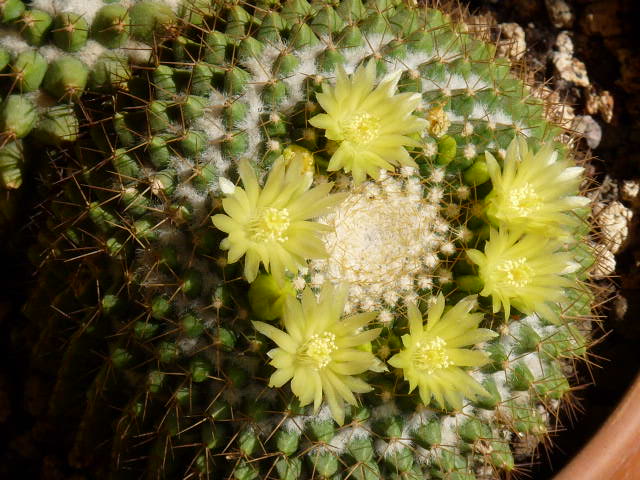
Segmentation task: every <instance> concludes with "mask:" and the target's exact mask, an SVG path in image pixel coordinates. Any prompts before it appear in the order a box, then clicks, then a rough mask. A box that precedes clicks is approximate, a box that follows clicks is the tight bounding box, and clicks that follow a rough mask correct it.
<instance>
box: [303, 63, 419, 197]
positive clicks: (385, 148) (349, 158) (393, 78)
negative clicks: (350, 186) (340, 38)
mask: <svg viewBox="0 0 640 480" xmlns="http://www.w3.org/2000/svg"><path fill="white" fill-rule="evenodd" d="M400 74H401V72H395V73H394V74H392V75H389V76H387V77H385V78H384V79H383V80H382V81H381V82H380V84H379V85H378V86H377V87H376V88H375V89H374V82H375V79H376V67H375V63H374V62H373V61H371V62H369V63H368V64H367V66H366V67H364V66H362V65H361V66H360V67H358V69H357V70H356V71H355V73H354V74H353V75H352V76H351V77H347V74H346V73H345V71H344V69H343V68H342V67H338V71H337V78H336V85H335V87H330V86H328V85H323V87H322V93H318V94H317V96H316V98H317V99H318V102H319V103H320V105H321V106H322V108H323V109H324V111H325V112H327V113H322V114H319V115H316V116H315V117H313V118H311V119H310V120H309V123H310V124H311V125H313V126H314V127H317V128H322V129H325V130H326V132H325V136H326V137H327V138H328V139H329V140H333V141H335V142H338V143H339V146H338V149H337V150H336V151H335V152H334V154H333V156H332V157H331V161H330V162H329V167H328V170H330V171H335V170H339V169H341V168H344V170H345V172H347V173H348V172H352V173H353V178H354V180H355V182H356V184H359V183H361V182H362V181H364V180H365V179H366V176H367V174H369V175H370V176H371V177H373V178H376V179H377V178H378V175H379V172H380V169H386V170H390V171H392V170H393V168H394V166H397V165H407V166H413V167H415V166H416V164H415V162H414V161H413V159H412V158H411V156H410V155H409V153H408V152H407V150H406V149H405V148H404V146H405V145H409V146H418V145H419V143H418V142H417V141H416V140H414V139H412V138H410V137H408V135H411V134H414V133H417V132H420V131H421V130H423V129H424V128H425V127H426V125H427V122H426V120H424V119H421V118H418V117H416V116H413V115H412V113H413V111H414V110H415V109H416V107H417V106H418V105H419V104H420V95H419V94H417V93H401V94H398V95H395V91H396V87H397V84H398V80H399V79H400Z"/></svg>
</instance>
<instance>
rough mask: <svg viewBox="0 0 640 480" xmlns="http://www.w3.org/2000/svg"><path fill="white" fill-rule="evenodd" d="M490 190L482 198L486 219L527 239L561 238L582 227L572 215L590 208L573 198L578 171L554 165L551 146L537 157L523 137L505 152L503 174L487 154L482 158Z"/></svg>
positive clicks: (562, 163) (565, 163)
mask: <svg viewBox="0 0 640 480" xmlns="http://www.w3.org/2000/svg"><path fill="white" fill-rule="evenodd" d="M485 155H486V157H487V167H488V170H489V174H490V175H491V183H492V186H493V190H492V191H491V193H490V194H489V195H488V196H487V198H486V204H487V215H488V216H489V218H491V219H492V221H493V222H494V223H496V224H498V225H503V226H505V227H507V228H510V229H511V230H517V231H520V232H526V233H537V234H539V235H548V234H549V233H550V232H551V233H553V235H555V236H562V237H564V238H566V237H567V235H568V230H569V229H570V228H572V227H575V226H576V224H578V223H579V222H581V220H580V218H579V217H578V216H577V215H576V214H575V213H573V212H572V210H575V209H576V208H579V207H584V206H585V205H587V204H588V203H589V199H588V198H586V197H582V196H579V195H577V193H578V186H579V185H580V182H581V179H582V176H581V175H582V171H583V168H582V167H577V166H573V165H572V164H571V163H570V162H569V161H567V160H566V159H561V160H560V159H558V156H559V155H558V151H556V150H554V148H553V146H552V145H551V144H546V145H543V146H542V147H541V148H540V150H538V152H537V153H535V152H533V151H532V150H530V149H529V148H528V147H527V142H526V140H525V139H524V138H522V137H517V138H515V139H514V140H513V141H512V142H511V144H510V145H509V148H508V149H507V152H506V155H505V158H504V166H503V167H502V168H501V167H500V165H499V164H498V162H497V160H496V159H495V157H494V156H493V155H492V154H491V152H486V153H485Z"/></svg>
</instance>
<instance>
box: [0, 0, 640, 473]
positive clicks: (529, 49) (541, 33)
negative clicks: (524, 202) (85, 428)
mask: <svg viewBox="0 0 640 480" xmlns="http://www.w3.org/2000/svg"><path fill="white" fill-rule="evenodd" d="M461 3H465V4H468V5H469V8H470V10H471V11H472V12H473V13H475V14H476V15H478V18H479V20H478V21H479V22H480V23H484V24H488V25H490V26H491V27H492V29H493V31H494V32H495V36H496V38H497V39H499V40H500V41H501V42H502V47H501V48H502V51H503V53H504V54H506V55H509V56H511V57H512V58H513V59H514V60H518V61H521V62H522V63H523V68H524V70H525V72H526V74H527V75H528V76H529V80H530V81H531V82H536V83H538V84H545V85H546V86H547V87H548V88H549V89H550V91H552V92H553V93H552V95H553V96H554V98H555V99H556V100H557V101H558V102H559V103H560V102H563V103H566V104H568V105H569V107H566V108H563V109H562V118H563V120H564V121H565V122H566V124H567V125H568V126H569V127H570V128H572V129H574V130H576V131H578V132H580V133H582V134H583V135H584V140H582V142H583V145H582V150H583V151H584V152H587V153H586V156H593V158H592V160H590V161H589V163H588V168H589V170H590V174H591V176H592V178H593V181H594V182H593V192H592V195H593V199H594V201H595V202H596V209H595V214H596V218H595V220H596V222H597V225H598V232H599V234H600V235H601V237H602V241H601V243H602V247H600V249H599V253H600V256H601V263H600V265H599V270H598V276H599V280H596V282H595V283H596V284H597V285H596V287H597V288H598V289H599V290H600V291H601V292H602V295H601V297H602V299H603V300H604V299H608V302H607V303H606V306H605V308H603V310H602V316H603V320H602V322H601V324H600V327H599V328H597V332H596V337H597V338H596V340H597V342H598V343H597V344H596V345H595V346H594V348H593V350H592V360H593V363H592V364H590V365H587V366H585V367H583V369H582V381H583V383H584V387H582V388H579V389H576V392H575V396H576V399H577V401H576V406H577V407H578V408H577V409H575V410H572V411H570V412H567V414H566V415H565V417H564V418H562V419H560V420H561V421H562V423H563V424H564V425H565V427H563V428H561V430H562V429H564V430H570V431H571V432H572V433H571V434H564V435H563V434H562V431H560V432H559V433H558V435H557V436H555V437H554V438H553V439H552V443H553V444H554V445H553V448H549V449H548V450H547V451H546V452H543V454H542V455H541V459H542V460H541V461H539V462H536V464H535V465H533V466H532V467H531V471H530V473H529V474H528V475H529V477H528V478H534V479H536V480H545V479H547V478H551V477H552V476H553V472H554V471H557V470H559V469H560V468H561V467H562V465H563V464H564V463H565V462H566V461H567V459H570V458H571V457H572V456H573V454H574V453H575V452H576V451H578V449H579V448H580V447H581V446H582V445H583V444H584V443H585V442H586V441H588V439H589V438H590V436H591V435H593V433H594V432H595V431H596V430H597V428H598V427H599V426H600V425H601V424H602V422H603V421H604V420H605V419H606V418H607V416H608V415H609V414H610V412H611V411H612V409H613V408H614V406H615V405H616V403H617V402H618V401H619V399H620V398H621V396H622V395H623V394H624V392H625V390H626V388H627V386H628V385H629V384H630V382H631V381H632V379H633V378H634V376H635V375H636V373H637V371H638V366H639V362H638V354H637V342H638V340H640V322H638V321H637V319H638V318H640V268H639V267H640V231H638V230H639V229H638V219H640V57H639V56H638V52H639V50H640V49H639V48H638V47H639V45H638V43H639V40H638V39H639V38H640V36H638V35H637V32H634V28H635V26H634V24H633V23H632V22H631V21H630V19H631V18H633V17H634V14H635V15H636V16H637V14H638V13H640V3H639V2H637V0H469V1H468V2H464V1H462V2H461ZM605 202H606V206H604V205H605ZM600 204H602V205H600ZM0 265H1V266H2V275H1V276H0V277H2V280H1V282H2V285H0V328H1V329H2V331H4V332H7V330H8V327H9V325H10V324H11V323H12V322H14V321H15V319H16V315H17V306H18V305H19V304H20V303H21V301H22V300H23V299H22V298H21V295H22V294H21V292H23V289H22V286H23V285H26V284H28V282H29V273H28V272H29V269H28V268H27V267H26V266H27V265H28V263H27V262H26V259H24V258H23V257H20V256H15V255H14V254H13V253H12V252H11V251H10V250H9V249H8V248H6V247H5V246H3V248H1V249H0ZM9 345H10V335H8V334H7V335H2V336H0V355H1V356H2V361H1V362H0V365H2V366H1V367H0V430H4V432H5V433H4V434H2V435H0V437H2V438H0V451H3V450H5V449H10V450H11V451H13V452H14V453H15V455H12V458H15V459H17V461H20V462H21V463H24V464H25V466H26V465H28V464H29V463H30V459H31V460H33V459H38V458H40V457H41V453H40V452H37V451H33V447H32V442H30V441H29V438H28V437H27V436H25V435H21V434H20V432H25V431H28V430H30V426H29V425H26V424H25V423H28V420H25V419H28V418H30V414H33V411H36V410H38V408H41V407H42V405H41V404H42V402H43V401H46V399H43V398H41V396H39V395H38V389H39V386H38V385H31V384H29V382H28V381H27V382H26V383H27V385H26V394H24V395H23V392H22V387H21V388H20V389H19V390H20V391H17V389H16V388H12V386H15V385H23V384H24V383H25V381H24V379H23V378H21V372H22V371H23V370H22V367H21V366H24V363H25V362H26V356H25V353H26V352H20V351H19V350H18V351H16V350H15V349H14V350H10V349H9ZM6 439H10V440H8V441H6V442H5V440H6ZM545 457H548V461H547V459H545ZM3 458H6V457H4V456H3ZM51 462H54V463H55V461H54V460H53V457H51V459H47V458H45V459H44V460H43V462H42V465H43V466H44V467H43V469H42V472H43V473H42V477H41V478H46V479H49V478H52V479H53V478H62V477H58V476H56V472H57V471H58V469H57V468H56V466H55V465H54V464H51ZM35 463H36V464H40V463H41V462H40V461H37V462H35ZM32 467H33V465H31V468H32ZM31 468H27V470H26V471H27V472H33V474H35V471H33V470H31ZM2 471H3V469H2V468H1V467H0V476H2ZM30 475H31V473H29V474H26V476H25V477H23V478H32V477H31V476H30ZM37 477H38V475H36V477H35V478H37Z"/></svg>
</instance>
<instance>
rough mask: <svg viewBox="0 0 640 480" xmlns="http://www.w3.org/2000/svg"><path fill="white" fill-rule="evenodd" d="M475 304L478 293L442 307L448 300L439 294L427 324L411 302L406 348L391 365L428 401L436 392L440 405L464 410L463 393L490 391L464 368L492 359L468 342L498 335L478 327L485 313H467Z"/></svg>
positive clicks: (471, 395)
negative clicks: (445, 310)
mask: <svg viewBox="0 0 640 480" xmlns="http://www.w3.org/2000/svg"><path fill="white" fill-rule="evenodd" d="M475 306H476V298H475V296H469V297H465V298H464V299H462V300H460V301H459V302H457V303H456V304H455V305H454V306H453V307H451V309H449V310H447V312H444V307H445V299H444V296H443V295H442V294H440V295H438V297H437V299H436V302H435V304H434V305H433V306H432V307H431V308H430V309H429V312H428V315H427V318H426V323H424V324H423V317H422V313H420V310H418V307H417V306H416V305H415V304H409V305H408V307H407V309H408V317H409V333H407V334H405V335H403V336H402V345H403V347H404V348H403V349H402V350H401V351H400V353H398V354H396V355H394V356H393V357H391V359H389V365H391V366H393V367H395V368H399V369H402V374H403V375H404V378H405V380H407V381H408V382H409V391H410V392H412V391H413V390H415V389H416V387H417V388H418V390H419V392H420V398H421V400H422V402H423V403H424V405H429V404H430V403H431V398H432V397H433V398H434V399H435V400H436V402H438V404H439V405H440V407H450V408H453V409H456V410H460V409H461V408H462V402H463V400H464V399H465V398H468V399H474V398H476V397H477V396H487V395H489V394H488V393H487V391H486V390H485V389H484V388H483V387H482V385H480V384H479V383H478V382H477V381H476V380H474V379H473V378H472V377H471V376H470V375H469V374H468V373H467V372H466V371H465V370H464V369H463V368H464V367H475V368H477V367H481V366H482V365H484V364H486V363H487V362H489V357H488V356H487V354H486V353H484V352H482V351H479V350H472V349H470V348H464V347H468V346H474V345H477V344H479V343H482V342H485V341H486V340H490V339H491V338H494V337H495V336H497V334H496V333H495V332H493V331H491V330H488V329H486V328H478V325H479V324H480V322H481V321H482V317H483V314H482V313H469V312H470V311H471V310H472V309H473V308H474V307H475ZM443 312H444V313H443Z"/></svg>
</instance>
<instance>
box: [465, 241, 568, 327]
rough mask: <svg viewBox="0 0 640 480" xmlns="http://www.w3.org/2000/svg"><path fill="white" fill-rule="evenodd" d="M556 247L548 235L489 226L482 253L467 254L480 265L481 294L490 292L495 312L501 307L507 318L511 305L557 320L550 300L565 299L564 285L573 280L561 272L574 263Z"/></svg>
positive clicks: (468, 252) (475, 251) (566, 270)
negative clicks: (489, 230)
mask: <svg viewBox="0 0 640 480" xmlns="http://www.w3.org/2000/svg"><path fill="white" fill-rule="evenodd" d="M558 248H559V245H558V243H557V242H555V241H553V240H551V239H549V238H545V237H541V236H538V235H533V234H528V235H521V234H519V233H512V232H509V231H507V230H500V231H496V230H493V229H492V230H491V233H490V238H489V240H488V241H487V243H486V244H485V247H484V253H482V252H480V251H479V250H473V249H472V250H468V251H467V255H468V256H469V258H470V259H471V261H472V262H474V263H476V264H477V265H478V267H479V276H480V278H481V279H482V281H483V282H484V289H483V290H482V291H481V292H480V295H482V296H489V295H491V297H492V300H493V312H494V313H496V312H498V311H499V310H500V308H501V307H502V308H504V316H505V318H509V315H510V313H511V306H514V307H516V308H517V309H518V310H520V311H521V312H523V313H526V314H528V315H530V314H533V313H538V314H539V315H541V316H542V317H544V318H546V319H547V320H549V321H552V322H557V321H558V315H557V313H555V312H554V311H553V309H552V308H551V307H550V306H549V303H553V302H561V301H562V300H564V298H565V293H564V290H563V287H572V286H574V285H575V282H573V281H571V280H569V279H568V278H565V277H563V276H562V275H563V274H565V273H571V272H572V271H574V270H575V268H576V266H577V264H575V263H574V262H572V261H571V255H570V254H569V253H567V252H558Z"/></svg>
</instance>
